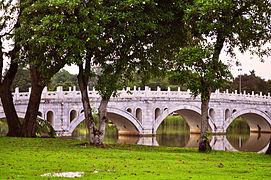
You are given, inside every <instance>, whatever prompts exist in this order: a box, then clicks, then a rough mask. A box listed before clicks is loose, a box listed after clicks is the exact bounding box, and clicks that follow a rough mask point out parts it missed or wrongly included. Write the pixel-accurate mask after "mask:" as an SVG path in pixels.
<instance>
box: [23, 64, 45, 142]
mask: <svg viewBox="0 0 271 180" xmlns="http://www.w3.org/2000/svg"><path fill="white" fill-rule="evenodd" d="M30 74H31V93H30V98H29V102H28V106H27V110H26V114H25V118H24V122H23V125H22V129H21V136H22V137H35V128H36V121H37V116H38V111H39V105H40V100H41V94H42V90H43V88H44V87H45V85H44V83H43V82H44V80H43V79H42V78H41V76H40V74H39V72H38V71H37V69H36V68H30Z"/></svg>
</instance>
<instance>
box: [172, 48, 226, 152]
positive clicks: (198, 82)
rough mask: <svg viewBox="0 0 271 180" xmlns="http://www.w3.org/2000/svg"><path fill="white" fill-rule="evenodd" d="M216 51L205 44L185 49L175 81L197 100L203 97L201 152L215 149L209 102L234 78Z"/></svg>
mask: <svg viewBox="0 0 271 180" xmlns="http://www.w3.org/2000/svg"><path fill="white" fill-rule="evenodd" d="M213 54H214V49H213V48H210V47H204V46H202V45H198V46H194V47H186V48H183V49H182V50H181V51H180V53H179V54H178V55H177V59H176V62H175V65H174V70H173V71H171V78H172V79H175V80H177V81H178V82H179V83H181V84H185V85H186V86H187V87H188V89H190V90H191V92H192V94H193V96H194V97H196V96H198V95H200V97H201V135H200V137H201V139H200V140H201V141H200V144H199V151H200V152H205V151H208V150H210V149H211V147H210V144H209V140H208V136H209V134H208V132H207V131H208V128H209V115H208V110H209V101H210V97H211V93H212V91H214V90H216V89H219V88H221V87H223V86H224V84H225V83H226V82H227V80H228V78H229V77H231V74H230V71H229V70H228V67H227V66H226V65H224V64H223V63H222V62H221V61H220V60H217V59H214V58H213Z"/></svg>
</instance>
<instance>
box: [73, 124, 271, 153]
mask: <svg viewBox="0 0 271 180" xmlns="http://www.w3.org/2000/svg"><path fill="white" fill-rule="evenodd" d="M81 127H84V126H81ZM86 133H87V131H86V129H85V128H80V126H79V127H77V128H76V129H75V131H74V132H73V137H72V138H73V139H78V140H87V138H86ZM199 138H200V135H199V134H190V132H189V127H188V125H187V124H186V123H185V122H184V121H179V122H178V121H172V120H171V121H170V122H167V121H165V123H164V124H162V125H160V127H159V129H158V131H157V135H156V137H137V136H118V132H117V129H116V128H115V127H114V125H111V126H110V127H107V129H106V135H105V143H123V144H142V145H155V146H171V147H187V148H198V143H199ZM270 138H271V134H270V133H260V134H259V133H250V131H249V128H248V126H247V124H246V123H244V121H241V122H237V123H233V126H231V127H230V128H229V130H228V132H227V134H226V135H213V136H212V137H211V143H210V144H211V146H212V148H213V149H216V150H227V151H249V152H265V151H266V150H267V148H268V145H269V142H270Z"/></svg>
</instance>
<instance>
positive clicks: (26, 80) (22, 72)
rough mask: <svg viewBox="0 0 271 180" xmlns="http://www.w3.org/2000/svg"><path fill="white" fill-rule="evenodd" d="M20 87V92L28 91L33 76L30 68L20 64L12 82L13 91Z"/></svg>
mask: <svg viewBox="0 0 271 180" xmlns="http://www.w3.org/2000/svg"><path fill="white" fill-rule="evenodd" d="M16 87H19V89H20V92H28V91H29V88H30V87H31V78H30V73H29V70H28V69H26V68H23V67H21V66H19V68H18V71H17V73H16V76H15V78H14V80H13V82H12V86H11V91H13V92H14V90H15V88H16Z"/></svg>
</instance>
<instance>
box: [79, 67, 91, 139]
mask: <svg viewBox="0 0 271 180" xmlns="http://www.w3.org/2000/svg"><path fill="white" fill-rule="evenodd" d="M87 63H88V62H87ZM77 78H78V83H79V87H80V91H81V97H82V103H83V107H84V115H85V120H86V126H87V129H88V135H89V142H90V144H94V134H95V129H94V127H95V122H94V118H93V116H92V109H91V107H90V102H89V97H88V91H87V87H88V80H89V74H87V75H84V69H83V66H81V65H80V66H79V74H78V76H77Z"/></svg>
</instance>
